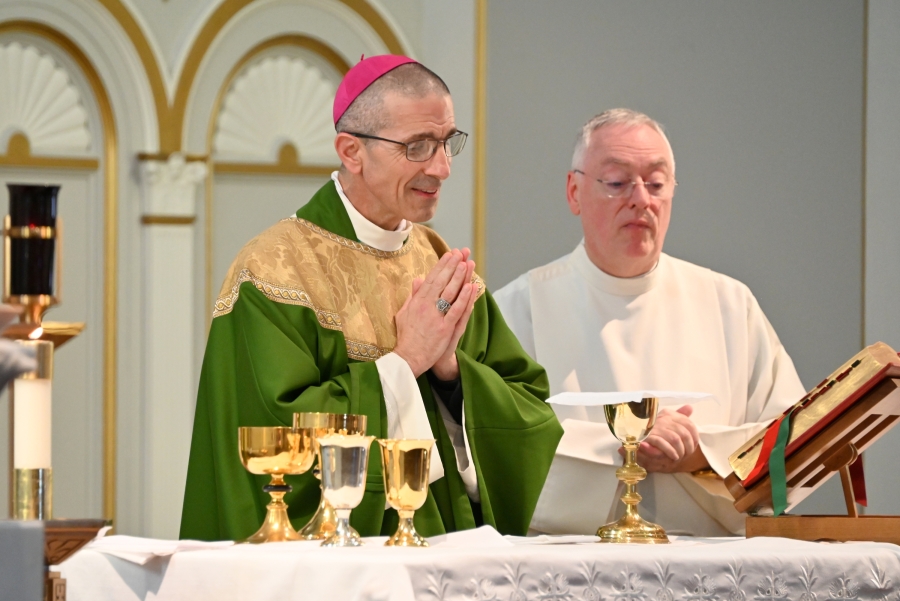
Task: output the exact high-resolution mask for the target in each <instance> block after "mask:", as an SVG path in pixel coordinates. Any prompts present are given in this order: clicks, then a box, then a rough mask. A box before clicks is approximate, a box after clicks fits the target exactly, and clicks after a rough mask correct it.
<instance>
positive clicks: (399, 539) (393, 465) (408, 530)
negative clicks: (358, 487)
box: [378, 439, 434, 547]
mask: <svg viewBox="0 0 900 601" xmlns="http://www.w3.org/2000/svg"><path fill="white" fill-rule="evenodd" d="M378 444H379V445H380V446H381V467H382V472H381V473H382V475H383V477H384V492H385V494H386V495H387V502H388V503H389V504H390V505H391V507H393V508H394V509H396V510H397V513H398V514H399V515H400V524H399V526H398V528H397V531H396V532H395V533H394V534H393V535H392V536H391V537H390V538H389V539H388V540H387V542H386V543H384V544H385V546H387V547H427V546H428V541H427V540H425V539H424V538H423V537H422V536H421V535H420V534H419V533H418V532H416V527H415V525H413V514H414V513H415V510H416V509H418V508H420V507H421V506H422V504H423V503H425V499H427V498H428V471H429V467H430V465H431V449H432V447H433V446H434V440H433V439H426V440H379V441H378Z"/></svg>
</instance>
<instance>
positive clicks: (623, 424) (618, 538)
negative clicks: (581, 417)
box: [597, 398, 669, 544]
mask: <svg viewBox="0 0 900 601" xmlns="http://www.w3.org/2000/svg"><path fill="white" fill-rule="evenodd" d="M658 404H659V402H658V400H657V399H655V398H644V399H641V400H640V401H637V402H633V403H616V404H613V405H605V406H604V407H603V410H604V413H605V415H606V423H607V425H608V426H609V429H610V430H611V431H612V433H613V435H614V436H615V437H616V438H618V439H619V440H620V441H621V442H622V446H623V447H625V463H624V464H623V465H622V467H620V468H619V469H617V470H616V477H617V478H618V479H619V480H620V481H622V482H624V483H625V494H623V495H622V502H623V503H625V515H623V516H622V517H621V518H620V519H618V520H617V521H615V522H611V523H609V524H606V525H605V526H603V527H602V528H600V529H599V530H597V536H599V537H600V542H602V543H645V544H660V543H668V542H669V538H668V537H667V536H666V531H665V530H663V529H662V528H661V527H660V526H658V525H656V524H652V523H650V522H648V521H646V520H644V519H643V518H642V517H641V516H640V515H638V510H637V506H638V503H640V502H641V495H639V494H638V492H637V483H638V482H640V481H641V480H643V479H644V478H646V477H647V470H645V469H644V468H642V467H641V466H640V465H638V463H637V461H636V455H637V449H638V446H639V445H640V443H641V441H642V440H644V439H645V438H647V435H648V434H650V430H651V429H652V428H653V425H654V424H655V423H656V411H657V407H658Z"/></svg>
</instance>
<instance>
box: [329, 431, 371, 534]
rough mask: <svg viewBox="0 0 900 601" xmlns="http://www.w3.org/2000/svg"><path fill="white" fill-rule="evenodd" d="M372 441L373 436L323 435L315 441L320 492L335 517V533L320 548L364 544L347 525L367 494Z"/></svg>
mask: <svg viewBox="0 0 900 601" xmlns="http://www.w3.org/2000/svg"><path fill="white" fill-rule="evenodd" d="M373 440H375V437H374V436H363V435H360V434H326V435H325V436H320V437H319V439H318V441H319V452H320V454H321V458H322V463H321V465H320V469H321V473H322V492H324V494H325V499H326V500H327V501H328V503H329V504H330V505H331V506H332V507H334V511H335V513H336V514H337V524H336V525H335V529H334V532H332V533H331V534H330V535H329V536H328V538H326V539H325V540H324V541H322V546H323V547H358V546H360V545H362V544H363V543H362V539H360V537H359V533H358V532H357V531H356V530H354V529H353V527H352V526H351V525H350V511H351V510H352V509H353V508H354V507H356V506H357V505H359V503H360V501H362V498H363V494H364V493H365V492H366V470H367V469H368V465H369V447H370V446H371V445H372V441H373Z"/></svg>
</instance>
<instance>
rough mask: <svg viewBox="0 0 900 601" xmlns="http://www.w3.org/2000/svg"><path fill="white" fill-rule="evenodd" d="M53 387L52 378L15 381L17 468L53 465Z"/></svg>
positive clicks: (15, 456) (15, 462) (45, 467)
mask: <svg viewBox="0 0 900 601" xmlns="http://www.w3.org/2000/svg"><path fill="white" fill-rule="evenodd" d="M50 391H51V383H50V380H44V379H35V380H25V379H17V380H16V381H15V382H14V383H13V402H14V403H15V405H14V407H13V412H14V414H15V419H14V422H15V423H14V428H15V429H14V432H15V435H14V441H13V467H14V468H15V469H49V468H50V467H52V466H51V445H50V432H51V421H50V417H51V410H50V406H51V405H50Z"/></svg>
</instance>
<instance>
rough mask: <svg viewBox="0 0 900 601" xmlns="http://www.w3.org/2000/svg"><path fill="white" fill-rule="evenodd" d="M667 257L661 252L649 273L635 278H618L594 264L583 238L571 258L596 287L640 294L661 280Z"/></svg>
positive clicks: (608, 292) (584, 276)
mask: <svg viewBox="0 0 900 601" xmlns="http://www.w3.org/2000/svg"><path fill="white" fill-rule="evenodd" d="M665 259H666V255H664V254H660V256H659V261H657V262H656V265H654V266H653V269H651V270H650V271H648V272H647V273H643V274H641V275H637V276H634V277H633V278H618V277H616V276H614V275H610V274H608V273H606V272H605V271H603V270H602V269H600V268H599V267H597V266H596V265H594V263H593V261H591V258H590V257H588V254H587V250H586V249H585V248H584V240H582V241H581V242H580V243H579V244H578V246H577V247H576V248H575V252H573V253H572V256H571V259H570V260H571V261H572V265H573V266H574V267H575V269H576V270H577V271H578V273H580V274H581V277H583V278H584V279H585V280H586V281H587V282H588V284H590V285H591V286H593V287H594V288H597V289H599V290H600V291H602V292H606V293H607V294H613V295H615V296H638V295H639V294H643V293H645V292H647V291H649V290H651V289H652V288H653V286H654V285H655V284H656V282H657V281H658V280H659V278H660V276H661V273H662V272H663V271H664V267H663V266H664V264H665Z"/></svg>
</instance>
